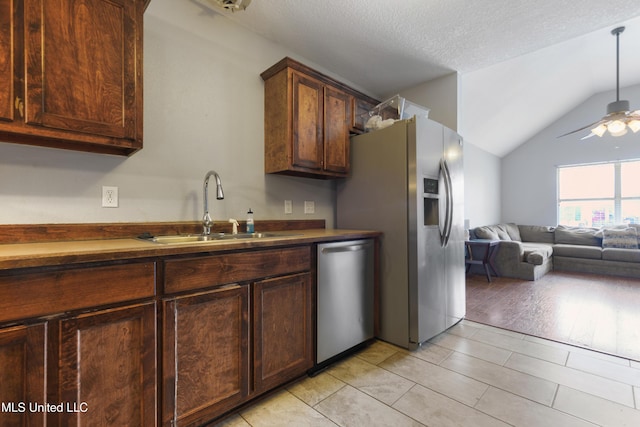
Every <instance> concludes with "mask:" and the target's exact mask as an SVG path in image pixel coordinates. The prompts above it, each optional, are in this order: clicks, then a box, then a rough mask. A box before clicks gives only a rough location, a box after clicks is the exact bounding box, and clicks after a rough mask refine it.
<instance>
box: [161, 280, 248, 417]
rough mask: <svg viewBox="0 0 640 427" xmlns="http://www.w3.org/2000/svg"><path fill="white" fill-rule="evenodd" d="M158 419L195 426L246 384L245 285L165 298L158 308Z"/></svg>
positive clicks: (237, 397)
mask: <svg viewBox="0 0 640 427" xmlns="http://www.w3.org/2000/svg"><path fill="white" fill-rule="evenodd" d="M163 319H164V320H163V324H164V325H163V334H164V336H163V374H162V377H163V411H162V412H163V415H162V418H163V424H164V425H166V426H181V425H199V424H202V423H204V422H206V421H208V420H210V419H212V418H215V417H216V416H218V415H221V414H223V413H224V412H226V411H228V410H230V409H232V408H233V407H234V406H237V405H238V404H239V403H241V402H242V401H243V400H244V399H245V398H246V396H247V395H248V388H249V344H248V343H249V287H248V285H243V286H231V287H225V288H222V289H218V290H214V291H211V292H206V293H201V294H196V295H191V296H185V297H180V298H175V299H172V300H168V301H166V302H165V303H164V310H163Z"/></svg>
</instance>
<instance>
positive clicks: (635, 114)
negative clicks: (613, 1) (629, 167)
mask: <svg viewBox="0 0 640 427" xmlns="http://www.w3.org/2000/svg"><path fill="white" fill-rule="evenodd" d="M623 31H624V27H618V28H614V29H613V30H611V34H613V35H614V36H616V100H615V101H614V102H611V103H610V104H609V105H607V115H606V116H604V117H603V118H602V119H600V120H598V121H597V122H595V123H591V124H590V125H587V126H584V127H581V128H580V129H576V130H574V131H571V132H568V133H565V134H563V135H560V136H559V137H558V138H562V137H563V136H567V135H571V134H573V133H576V132H580V131H582V130H585V129H588V128H591V133H589V134H588V135H586V136H584V137H582V138H580V139H581V140H582V139H587V138H591V137H592V136H594V135H597V136H602V135H604V133H605V132H606V131H609V133H610V134H611V135H612V136H622V135H624V134H626V133H627V127H628V128H629V129H631V130H632V131H633V132H634V133H635V132H638V131H639V130H640V110H635V111H630V110H629V101H626V100H620V33H622V32H623Z"/></svg>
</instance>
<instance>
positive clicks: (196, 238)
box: [141, 232, 299, 244]
mask: <svg viewBox="0 0 640 427" xmlns="http://www.w3.org/2000/svg"><path fill="white" fill-rule="evenodd" d="M292 236H299V234H290V233H277V232H276V233H237V234H228V233H212V234H208V235H204V234H177V235H167V236H148V237H146V236H145V237H141V239H142V240H146V241H148V242H153V243H161V244H179V243H198V242H219V241H224V240H242V239H264V238H267V237H292Z"/></svg>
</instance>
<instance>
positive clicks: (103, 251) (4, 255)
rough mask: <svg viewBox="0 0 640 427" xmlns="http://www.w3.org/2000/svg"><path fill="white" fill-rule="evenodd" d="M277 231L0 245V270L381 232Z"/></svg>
mask: <svg viewBox="0 0 640 427" xmlns="http://www.w3.org/2000/svg"><path fill="white" fill-rule="evenodd" d="M278 234H279V235H278V236H277V237H264V238H260V239H239V240H213V241H208V242H192V243H175V244H163V243H155V242H151V241H145V240H141V239H131V238H129V239H96V240H74V241H53V242H44V243H18V244H0V270H9V269H15V268H26V267H44V266H58V265H65V264H79V263H85V262H101V261H113V260H124V259H137V258H150V257H163V256H171V255H181V254H197V253H209V252H220V251H230V250H239V249H251V248H268V247H277V246H286V245H296V244H311V243H321V242H330V241H339V240H350V239H360V238H367V237H377V236H379V235H380V232H377V231H367V230H341V229H312V230H295V231H283V232H278Z"/></svg>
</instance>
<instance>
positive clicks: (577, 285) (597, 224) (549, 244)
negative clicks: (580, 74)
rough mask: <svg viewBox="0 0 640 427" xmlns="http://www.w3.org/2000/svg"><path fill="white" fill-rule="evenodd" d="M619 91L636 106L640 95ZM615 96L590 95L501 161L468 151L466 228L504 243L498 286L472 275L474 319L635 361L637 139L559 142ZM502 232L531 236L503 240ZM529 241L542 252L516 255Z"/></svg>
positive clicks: (638, 336)
mask: <svg viewBox="0 0 640 427" xmlns="http://www.w3.org/2000/svg"><path fill="white" fill-rule="evenodd" d="M620 92H621V93H622V94H623V97H624V98H625V99H629V100H630V103H631V104H632V105H636V106H638V105H640V85H635V86H629V87H625V88H622V89H621V91H620ZM615 97H616V93H615V92H613V91H608V92H603V93H599V94H596V95H593V96H591V97H589V98H588V99H586V100H585V101H584V102H582V103H580V104H579V105H578V106H576V107H575V108H574V109H572V110H571V111H569V112H568V113H567V114H565V115H564V116H562V117H560V118H559V119H557V120H556V121H554V122H553V123H552V124H551V125H549V126H548V127H546V128H544V129H542V130H540V131H539V132H538V133H536V134H535V135H533V136H532V137H531V138H529V139H528V140H527V141H526V142H525V143H523V144H522V145H519V146H518V147H516V148H515V149H513V150H511V151H510V152H508V153H506V154H504V155H502V156H492V155H491V154H489V153H487V152H485V151H483V150H479V149H478V148H476V147H474V146H470V145H468V146H467V147H466V148H465V150H466V151H465V203H466V207H465V217H466V218H467V224H466V225H467V228H469V229H471V230H474V229H475V230H479V229H485V230H484V231H487V229H488V231H489V232H488V234H482V233H480V234H481V235H480V236H472V238H473V237H476V238H484V239H497V240H500V243H498V244H497V246H496V247H495V248H494V249H495V251H494V254H493V255H494V256H495V257H496V260H497V264H499V267H498V268H497V270H498V275H497V277H496V276H495V275H494V276H492V277H491V282H488V280H487V278H486V277H485V273H484V271H483V270H482V269H481V268H480V269H477V268H476V269H472V272H471V274H468V275H467V319H469V320H473V321H476V322H479V323H484V324H487V325H491V326H497V327H500V328H504V329H508V330H512V331H516V332H521V333H524V334H528V335H532V336H537V337H541V338H547V339H551V340H554V341H559V342H563V343H567V344H571V345H574V346H580V347H585V348H589V349H592V350H595V351H598V352H602V353H606V354H612V355H617V356H621V357H625V358H629V359H632V360H636V361H637V360H640V249H638V235H640V233H638V231H640V228H638V227H640V226H638V225H637V224H638V223H639V222H640V184H639V183H640V162H639V161H638V159H640V145H639V142H640V134H637V133H633V132H628V133H627V134H626V135H623V136H618V137H615V136H611V135H609V134H605V135H604V136H602V137H592V138H588V139H581V138H582V137H583V136H585V135H587V134H588V133H589V129H586V130H585V131H583V132H579V133H577V134H574V135H571V136H567V137H562V138H558V136H559V135H562V134H564V133H566V132H568V131H570V130H572V129H576V128H579V127H580V126H578V125H579V124H582V125H583V126H584V124H586V123H589V120H591V119H593V118H597V117H598V116H600V115H601V113H599V112H598V111H602V110H604V107H605V106H606V105H607V104H608V103H609V102H611V100H612V99H615ZM498 224H502V225H503V226H504V225H506V224H511V225H512V226H515V227H516V230H520V231H522V230H523V228H524V229H525V232H524V233H522V236H517V237H519V238H520V239H518V238H515V239H514V238H512V237H513V236H508V235H507V237H506V239H505V238H504V235H503V236H502V237H503V238H500V236H497V235H492V234H491V232H492V231H496V230H491V226H494V227H495V226H496V225H498ZM516 224H517V225H516ZM536 229H539V230H541V231H542V234H541V236H542V237H540V236H538V238H537V239H536V238H533V237H531V236H530V235H528V234H531V233H530V232H531V230H536ZM527 230H528V231H529V232H527ZM505 231H506V230H505ZM625 231H626V235H625ZM544 232H546V233H547V234H546V237H545V236H544ZM472 234H473V233H472ZM507 234H508V233H507ZM574 238H575V239H578V241H575V240H574ZM607 238H608V239H607ZM532 239H533V240H532ZM580 239H583V240H582V241H580ZM612 239H614V240H615V241H614V240H612ZM625 239H626V240H625ZM505 240H507V242H506V243H505V242H504V241H505ZM517 240H521V242H517ZM532 242H533V243H535V244H541V245H543V250H542V251H540V250H538V251H536V250H534V249H536V248H531V247H528V248H526V249H522V248H521V247H520V246H521V245H522V244H524V245H525V246H526V245H527V244H528V243H532ZM545 245H546V246H545ZM514 248H516V249H515V253H510V252H513V251H514ZM544 248H546V249H544ZM532 254H534V255H532ZM509 257H511V258H512V259H511V261H509ZM513 257H515V259H516V261H513ZM527 258H529V259H527ZM518 262H519V263H521V264H522V265H521V266H520V267H518V266H517V265H516V264H517V263H518ZM501 270H502V271H501ZM534 272H535V273H534Z"/></svg>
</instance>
